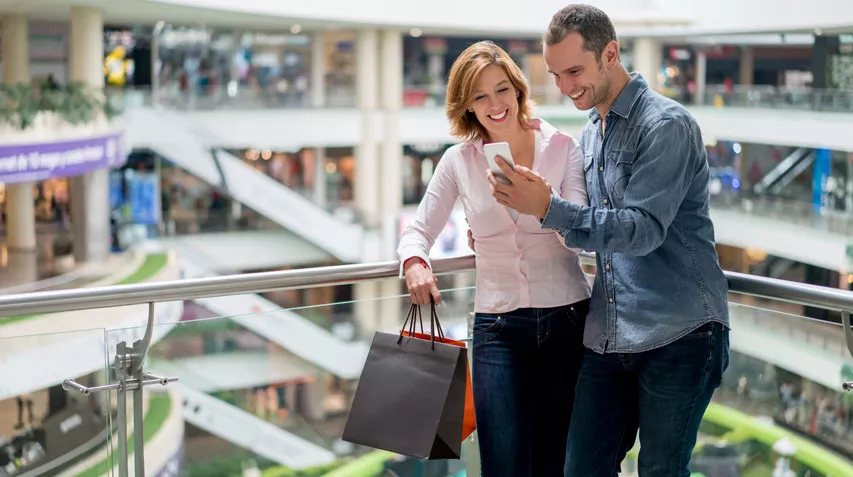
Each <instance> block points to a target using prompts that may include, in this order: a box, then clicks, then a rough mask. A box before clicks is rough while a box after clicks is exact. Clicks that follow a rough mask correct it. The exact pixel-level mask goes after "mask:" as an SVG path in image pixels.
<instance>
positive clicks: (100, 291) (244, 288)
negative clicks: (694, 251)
mask: <svg viewBox="0 0 853 477" xmlns="http://www.w3.org/2000/svg"><path fill="white" fill-rule="evenodd" d="M590 256H591V255H589V254H585V257H584V258H589V257H590ZM432 266H433V269H434V270H435V273H436V274H447V273H456V272H465V271H470V270H474V256H473V255H467V256H463V257H455V258H446V259H437V260H433V261H432ZM399 267H400V264H399V262H397V261H390V262H377V263H363V264H356V265H339V266H332V267H319V268H306V269H299V270H287V271H276V272H261V273H247V274H242V275H223V276H218V277H207V278H192V279H185V280H173V281H164V282H155V283H142V284H134V285H113V286H105V287H93V288H82V289H76V290H58V291H44V292H35V293H22V294H17V295H7V296H0V317H6V316H17V315H31V314H41V313H55V312H61V311H73V310H87V309H94V308H107V307H116V306H128V305H140V304H148V303H158V302H167V301H179V300H194V299H199V298H209V297H216V296H225V295H241V294H246V293H261V292H267V291H273V290H285V289H299V288H310V287H321V286H332V285H346V284H352V283H357V282H364V281H372V280H382V279H390V278H397V277H398V274H399ZM725 273H726V277H727V278H728V280H729V290H730V291H731V292H734V293H740V294H745V295H752V296H758V297H763V298H770V299H774V300H781V301H786V302H791V303H796V304H800V305H807V306H812V307H816V308H824V309H827V310H838V311H849V310H853V292H851V291H845V290H840V289H839V290H836V289H832V288H827V287H822V286H817V285H809V284H805V283H796V282H790V281H786V280H779V279H776V278H767V277H758V276H754V275H747V274H743V273H736V272H728V271H727V272H725Z"/></svg>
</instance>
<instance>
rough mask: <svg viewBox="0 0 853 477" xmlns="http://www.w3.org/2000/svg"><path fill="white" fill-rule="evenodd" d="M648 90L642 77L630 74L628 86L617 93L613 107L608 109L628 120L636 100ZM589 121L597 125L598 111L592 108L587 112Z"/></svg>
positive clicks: (599, 118) (598, 119) (599, 117)
mask: <svg viewBox="0 0 853 477" xmlns="http://www.w3.org/2000/svg"><path fill="white" fill-rule="evenodd" d="M647 89H649V85H648V84H647V83H646V80H645V79H643V76H642V75H641V74H639V73H631V80H630V81H628V84H627V85H625V88H624V89H623V90H622V92H621V93H619V97H617V98H616V101H614V102H613V106H611V107H610V111H612V112H613V114H616V115H617V116H621V117H623V118H625V119H628V116H629V115H630V114H631V110H633V109H634V105H635V104H637V100H638V99H640V96H642V95H643V93H644V92H645V91H646V90H647ZM589 119H590V120H592V122H593V123H597V122H598V121H600V120H601V115H600V114H598V110H597V109H595V108H592V110H591V111H590V112H589Z"/></svg>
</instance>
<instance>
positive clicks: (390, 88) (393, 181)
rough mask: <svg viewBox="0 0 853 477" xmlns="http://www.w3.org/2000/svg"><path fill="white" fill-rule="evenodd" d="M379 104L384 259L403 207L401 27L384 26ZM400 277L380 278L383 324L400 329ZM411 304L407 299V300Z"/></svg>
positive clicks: (393, 246) (393, 244)
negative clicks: (386, 27)
mask: <svg viewBox="0 0 853 477" xmlns="http://www.w3.org/2000/svg"><path fill="white" fill-rule="evenodd" d="M379 49H380V64H379V67H380V75H379V77H380V87H381V98H380V101H381V102H380V107H381V109H382V116H383V121H382V146H381V151H382V173H381V178H380V183H381V184H382V186H381V196H380V201H381V204H382V218H383V222H384V225H385V227H383V228H384V229H385V230H393V231H394V233H390V234H383V235H384V237H386V238H387V239H386V243H384V244H382V247H381V248H380V251H381V253H382V255H381V260H394V259H395V258H396V257H397V254H396V250H397V235H398V234H399V232H397V227H396V226H395V225H396V223H397V220H398V218H399V215H400V210H401V209H402V208H403V142H402V138H401V135H400V126H399V125H400V122H401V121H400V114H401V111H402V109H403V33H402V32H401V31H399V30H392V29H389V30H383V31H382V33H381V43H380V48H379ZM404 290H405V289H404V288H403V286H402V284H401V283H400V280H384V281H382V282H380V291H381V294H382V295H381V296H382V298H383V299H382V301H381V305H380V314H379V316H380V317H382V319H381V320H380V326H381V327H382V328H383V329H391V330H393V329H397V328H399V327H400V325H401V324H402V318H403V316H404V311H403V308H402V306H403V305H402V302H401V299H400V298H391V297H396V296H398V295H400V294H401V293H404ZM407 305H408V303H407Z"/></svg>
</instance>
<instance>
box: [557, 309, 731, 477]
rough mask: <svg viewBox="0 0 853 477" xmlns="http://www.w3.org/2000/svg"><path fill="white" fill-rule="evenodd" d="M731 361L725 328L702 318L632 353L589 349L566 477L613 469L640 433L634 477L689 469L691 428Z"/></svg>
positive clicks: (677, 476)
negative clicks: (667, 340) (669, 339)
mask: <svg viewBox="0 0 853 477" xmlns="http://www.w3.org/2000/svg"><path fill="white" fill-rule="evenodd" d="M728 364H729V330H728V328H726V327H724V326H723V325H721V324H720V323H706V324H704V325H702V326H700V327H699V328H697V329H696V330H694V331H693V332H691V333H690V334H688V335H687V336H685V337H684V338H681V339H679V340H677V341H675V342H673V343H671V344H669V345H666V346H663V347H661V348H657V349H653V350H650V351H645V352H642V353H635V354H598V353H594V352H592V351H589V350H588V351H587V353H586V355H585V356H584V361H583V366H582V368H581V372H580V376H579V378H578V386H577V398H576V399H575V407H574V419H573V421H572V428H571V431H570V432H569V443H568V446H567V451H566V477H613V476H615V475H617V474H618V473H619V469H620V464H621V462H622V460H623V459H624V458H625V454H626V453H627V452H628V451H629V450H630V449H631V447H633V446H634V443H635V441H636V438H637V432H638V430H639V433H640V456H639V463H638V467H639V469H638V470H639V474H640V477H688V476H689V475H690V470H689V468H690V455H691V452H692V451H693V447H694V446H695V445H696V434H697V433H698V432H699V424H700V423H701V422H702V416H703V415H704V414H705V409H706V408H707V407H708V403H709V402H710V401H711V396H712V395H713V394H714V390H715V389H717V387H719V385H720V381H721V380H722V375H723V371H725V370H726V368H727V367H728Z"/></svg>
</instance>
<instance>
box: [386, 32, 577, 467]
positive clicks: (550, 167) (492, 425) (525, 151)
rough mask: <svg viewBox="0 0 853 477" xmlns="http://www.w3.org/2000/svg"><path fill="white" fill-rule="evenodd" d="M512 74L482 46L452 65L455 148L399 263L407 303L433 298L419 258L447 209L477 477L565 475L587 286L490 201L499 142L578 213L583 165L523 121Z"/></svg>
mask: <svg viewBox="0 0 853 477" xmlns="http://www.w3.org/2000/svg"><path fill="white" fill-rule="evenodd" d="M528 94H529V93H528V87H527V84H526V82H525V80H524V76H523V74H522V72H521V70H520V69H519V67H518V66H517V65H516V64H515V63H514V62H513V61H512V59H511V58H510V57H509V55H507V53H506V52H505V51H503V50H502V49H501V48H499V47H498V46H496V45H495V44H493V43H491V42H480V43H476V44H474V45H472V46H470V47H469V48H468V49H466V50H465V51H464V52H463V53H462V55H460V57H459V58H458V59H457V60H456V62H455V63H454V65H453V68H452V69H451V71H450V78H449V82H448V86H447V117H448V119H449V120H450V123H451V128H452V132H453V134H454V136H456V137H458V138H460V139H461V140H462V142H461V143H460V144H457V145H455V146H453V147H451V148H450V149H448V150H447V152H445V153H444V156H443V157H442V159H441V161H440V162H439V164H438V166H437V167H436V170H435V174H434V175H433V178H432V180H431V181H430V183H429V187H428V188H427V191H426V194H425V196H424V198H423V200H422V201H421V203H420V205H419V206H418V210H417V214H416V217H415V220H414V221H413V223H412V225H410V226H409V227H407V228H406V230H405V232H404V233H403V237H402V239H401V242H400V247H399V250H398V255H399V257H400V262H401V274H403V273H404V274H405V278H406V284H407V286H408V289H409V293H410V295H411V297H412V300H413V302H414V303H416V304H426V303H429V302H430V298H432V299H433V300H435V302H436V303H438V302H440V300H441V296H440V294H439V292H438V288H437V286H436V280H435V277H434V276H433V274H432V272H431V270H430V261H429V258H428V253H429V250H430V249H431V248H432V246H433V244H434V243H435V240H436V237H437V236H438V235H439V234H440V233H441V231H442V229H443V228H444V226H445V224H446V223H447V220H448V217H449V216H450V214H451V211H452V210H453V207H454V203H455V202H456V199H457V198H461V202H462V207H463V209H464V210H465V215H466V217H467V219H468V222H469V226H470V228H471V233H472V234H473V238H474V240H475V241H476V252H475V253H476V261H477V290H476V297H475V305H474V308H475V310H474V311H475V316H474V343H473V348H474V349H473V354H474V358H473V369H472V373H473V376H472V380H473V385H474V402H475V407H476V417H477V427H478V432H479V444H480V458H481V461H482V469H483V475H484V476H486V477H498V476H508V477H524V476H535V477H550V476H562V475H563V463H564V460H565V449H566V439H567V436H568V430H569V420H570V417H571V409H572V401H573V399H574V388H575V382H576V380H577V376H578V371H579V369H580V361H581V358H582V356H583V352H584V348H583V344H582V337H583V326H584V321H585V319H586V312H587V310H588V305H589V295H590V286H589V283H588V282H587V280H586V278H585V276H584V274H583V271H582V270H581V267H580V263H579V260H578V256H577V253H576V252H575V251H573V250H569V249H567V248H566V247H565V246H564V245H563V243H562V241H561V239H560V237H559V236H558V235H557V234H555V233H554V232H552V231H546V230H542V229H541V227H540V224H539V222H538V220H537V219H536V218H534V217H531V216H527V215H519V214H516V213H513V212H514V211H512V212H511V211H509V210H507V209H506V208H505V207H503V206H501V205H499V204H498V203H497V202H496V201H495V199H494V198H493V197H492V194H491V189H490V184H489V182H488V179H487V175H486V171H487V169H488V165H487V162H486V157H485V155H484V153H483V144H485V143H491V142H507V143H509V145H510V149H511V152H512V157H513V159H514V161H515V163H516V164H517V165H521V166H525V167H528V168H530V169H532V170H533V171H535V172H536V173H538V174H540V175H542V176H543V177H544V178H545V179H546V180H547V181H548V182H549V183H550V184H552V187H553V188H554V193H557V194H560V195H561V196H562V197H565V198H566V199H568V200H571V201H573V202H577V203H583V204H586V203H587V196H586V185H585V184H586V183H585V181H584V170H583V162H584V161H583V155H582V153H581V151H580V148H579V146H578V143H577V141H575V139H574V138H572V137H570V136H568V135H566V134H563V133H561V132H560V131H558V130H556V129H555V128H554V127H552V126H551V125H550V124H548V123H546V122H545V121H543V120H541V119H534V118H531V105H530V103H529V100H528Z"/></svg>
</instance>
